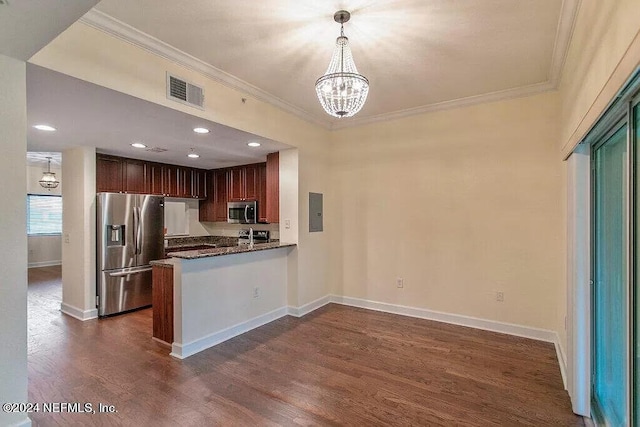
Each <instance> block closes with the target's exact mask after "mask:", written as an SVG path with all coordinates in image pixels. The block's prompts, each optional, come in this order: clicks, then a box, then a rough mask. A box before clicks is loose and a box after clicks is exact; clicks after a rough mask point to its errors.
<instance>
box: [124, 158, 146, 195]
mask: <svg viewBox="0 0 640 427" xmlns="http://www.w3.org/2000/svg"><path fill="white" fill-rule="evenodd" d="M146 175H147V163H146V162H143V161H142V160H134V159H125V160H124V192H125V193H139V194H143V193H145V192H146V191H147V185H146Z"/></svg>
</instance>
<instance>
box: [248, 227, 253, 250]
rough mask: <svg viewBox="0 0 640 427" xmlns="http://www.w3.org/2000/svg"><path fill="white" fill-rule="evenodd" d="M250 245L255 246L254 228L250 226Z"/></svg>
mask: <svg viewBox="0 0 640 427" xmlns="http://www.w3.org/2000/svg"><path fill="white" fill-rule="evenodd" d="M249 246H253V228H249Z"/></svg>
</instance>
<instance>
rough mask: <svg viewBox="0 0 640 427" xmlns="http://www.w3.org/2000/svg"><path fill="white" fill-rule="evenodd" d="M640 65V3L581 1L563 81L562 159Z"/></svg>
mask: <svg viewBox="0 0 640 427" xmlns="http://www.w3.org/2000/svg"><path fill="white" fill-rule="evenodd" d="M638 65H640V1H638V0H615V1H602V0H582V2H581V6H580V10H579V12H578V16H577V19H576V23H575V27H574V33H573V37H572V39H571V44H570V46H569V51H568V53H567V59H566V62H565V66H564V70H563V73H562V80H561V85H560V93H561V100H562V101H561V102H562V110H561V111H562V114H561V122H562V129H561V136H560V144H559V145H560V147H562V155H563V157H565V158H566V157H567V156H568V155H569V153H571V151H573V148H574V147H575V146H576V145H577V144H578V143H579V142H580V140H581V139H582V138H583V137H584V136H585V135H586V133H587V132H588V131H589V129H590V128H591V126H593V124H594V123H595V121H596V120H597V119H598V117H599V116H600V114H602V112H603V111H604V110H605V108H606V107H607V105H608V104H609V102H610V101H611V100H612V99H613V98H614V97H615V95H616V93H617V92H618V91H619V90H620V89H621V87H622V86H623V84H624V83H625V82H626V81H627V79H628V78H629V77H630V75H631V73H632V72H633V71H634V70H635V69H636V68H637V67H638Z"/></svg>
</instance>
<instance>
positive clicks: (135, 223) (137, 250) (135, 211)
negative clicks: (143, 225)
mask: <svg viewBox="0 0 640 427" xmlns="http://www.w3.org/2000/svg"><path fill="white" fill-rule="evenodd" d="M133 229H134V231H133V232H134V245H135V246H134V247H135V252H134V253H135V254H136V255H138V254H140V253H141V252H142V251H141V247H140V239H141V238H142V236H141V235H140V208H139V207H135V208H133Z"/></svg>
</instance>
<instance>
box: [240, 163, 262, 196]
mask: <svg viewBox="0 0 640 427" xmlns="http://www.w3.org/2000/svg"><path fill="white" fill-rule="evenodd" d="M258 191H259V184H258V164H252V165H246V166H245V167H244V197H243V198H244V199H247V200H257V199H258Z"/></svg>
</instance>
